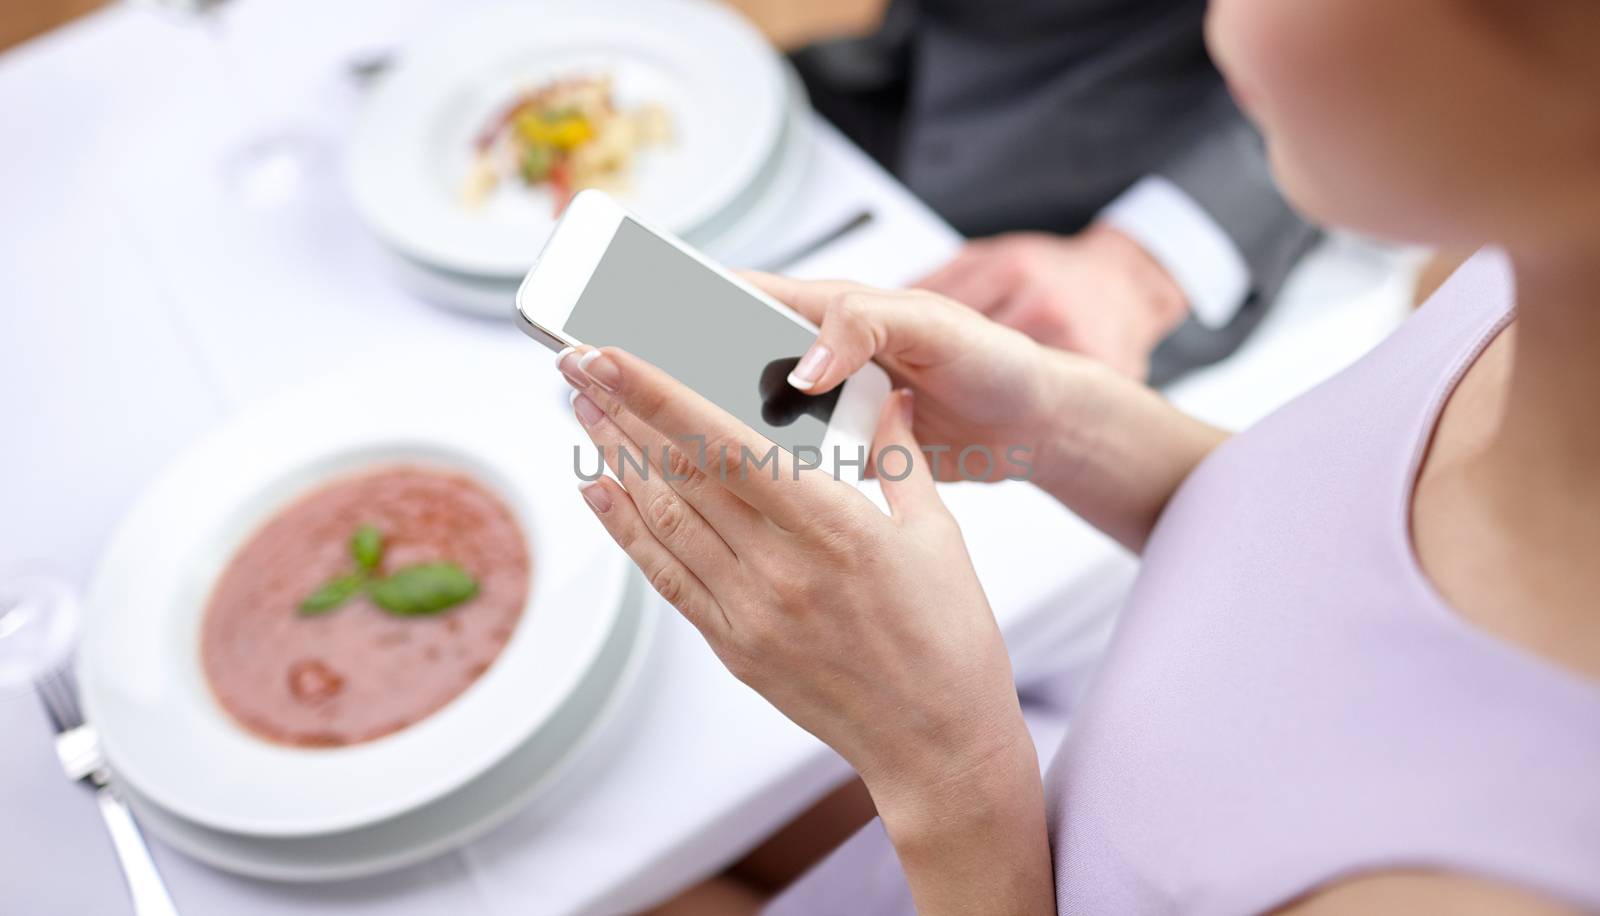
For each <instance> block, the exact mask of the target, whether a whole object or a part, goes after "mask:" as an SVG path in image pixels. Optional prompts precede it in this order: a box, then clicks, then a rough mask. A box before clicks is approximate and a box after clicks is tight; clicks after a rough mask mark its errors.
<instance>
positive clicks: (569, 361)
mask: <svg viewBox="0 0 1600 916" xmlns="http://www.w3.org/2000/svg"><path fill="white" fill-rule="evenodd" d="M577 352H578V349H577V348H576V347H568V348H566V349H565V350H562V351H561V352H560V353H557V354H556V368H557V369H559V370H560V371H561V377H562V378H564V379H566V380H567V384H568V385H571V386H572V387H574V388H576V389H578V390H579V391H582V390H583V389H585V388H587V387H589V380H588V379H586V378H584V377H583V373H582V372H580V371H578V369H577V366H578V356H577Z"/></svg>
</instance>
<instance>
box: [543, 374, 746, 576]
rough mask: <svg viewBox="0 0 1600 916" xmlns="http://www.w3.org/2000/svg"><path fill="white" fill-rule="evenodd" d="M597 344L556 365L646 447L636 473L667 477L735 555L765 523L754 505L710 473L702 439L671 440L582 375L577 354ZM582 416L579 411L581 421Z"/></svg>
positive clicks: (614, 470) (633, 469) (633, 465)
mask: <svg viewBox="0 0 1600 916" xmlns="http://www.w3.org/2000/svg"><path fill="white" fill-rule="evenodd" d="M592 349H594V348H593V347H580V348H577V349H576V350H573V351H571V352H568V353H564V354H562V357H561V359H560V360H559V362H558V363H557V366H558V367H559V368H560V370H561V374H562V375H563V376H565V377H566V379H567V381H568V383H570V384H571V385H572V386H573V387H574V388H576V389H577V390H578V391H580V392H581V393H582V394H583V395H584V396H586V397H588V398H589V399H590V400H592V401H594V402H595V403H596V404H598V405H599V406H600V408H601V409H602V410H604V411H605V413H606V415H607V416H609V417H610V418H611V421H612V422H613V423H615V424H617V426H618V427H619V428H620V429H621V430H622V433H623V435H625V436H626V437H627V438H628V439H629V440H631V441H632V442H633V443H634V444H635V445H637V446H638V447H639V449H640V450H641V451H642V452H643V453H644V454H643V455H642V456H638V455H636V456H634V458H636V459H639V458H642V460H636V461H633V462H632V463H631V464H630V465H629V466H628V467H629V470H630V472H631V473H633V474H634V475H635V476H637V475H638V474H639V473H641V471H640V468H641V467H642V468H644V469H645V471H644V472H645V473H650V474H653V475H656V476H657V477H659V478H660V479H661V480H663V481H665V482H666V484H667V486H669V487H671V488H672V489H673V490H675V491H676V492H677V493H678V494H679V495H680V496H682V497H683V498H684V500H685V501H686V502H688V503H689V505H691V506H693V507H694V510H695V511H696V512H698V513H700V516H701V517H702V518H704V519H705V520H706V522H708V523H709V524H710V525H711V527H712V528H713V529H715V530H716V532H717V534H718V535H720V536H721V537H722V540H723V542H724V543H726V544H727V545H728V546H729V548H731V549H733V552H734V554H735V555H736V556H737V555H738V553H739V550H738V545H740V544H749V543H752V537H753V536H754V534H755V529H756V528H757V526H759V525H762V524H765V523H764V522H763V520H762V518H761V516H760V514H759V513H757V512H756V511H755V510H754V509H752V508H750V506H749V505H747V504H746V503H745V502H744V501H743V500H741V499H739V497H737V496H734V495H733V494H732V493H730V492H728V491H727V490H726V489H724V488H723V487H722V486H720V485H719V484H717V483H716V482H714V481H711V480H708V479H707V478H706V475H705V472H704V470H703V469H702V467H701V466H702V465H703V464H704V461H703V460H701V459H702V456H701V455H700V454H699V443H698V442H673V441H671V440H669V439H668V438H667V437H665V436H663V435H661V434H660V433H658V432H656V431H655V430H654V429H652V428H651V427H650V426H649V425H647V424H646V423H644V422H643V421H642V420H640V419H639V418H638V417H635V416H634V415H633V414H631V413H629V412H628V411H627V410H625V409H623V407H622V405H621V404H620V403H619V402H618V401H617V400H616V399H615V398H613V397H612V396H610V395H609V394H606V392H605V391H604V390H603V389H601V388H599V387H598V386H596V385H594V384H592V383H590V382H589V381H588V379H587V378H585V377H584V374H583V372H582V370H580V369H578V368H577V364H578V360H580V359H581V358H582V357H583V356H584V354H586V353H588V352H589V351H590V350H592ZM582 419H583V418H582V417H579V420H580V422H581V421H582ZM607 463H608V465H610V467H611V471H612V473H613V474H616V473H620V471H619V468H618V466H617V465H615V464H610V462H609V461H608V462H607Z"/></svg>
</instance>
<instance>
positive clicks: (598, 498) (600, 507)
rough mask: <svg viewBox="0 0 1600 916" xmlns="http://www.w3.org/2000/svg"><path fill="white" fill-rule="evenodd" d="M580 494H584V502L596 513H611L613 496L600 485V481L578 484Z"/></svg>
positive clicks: (586, 481)
mask: <svg viewBox="0 0 1600 916" xmlns="http://www.w3.org/2000/svg"><path fill="white" fill-rule="evenodd" d="M578 492H579V493H581V494H583V501H584V502H586V503H588V504H589V508H591V509H593V510H594V511H595V512H596V513H598V514H600V515H604V514H606V513H607V512H610V511H611V494H610V493H607V492H606V488H605V487H603V486H601V485H600V481H598V480H585V481H584V482H582V483H580V484H578Z"/></svg>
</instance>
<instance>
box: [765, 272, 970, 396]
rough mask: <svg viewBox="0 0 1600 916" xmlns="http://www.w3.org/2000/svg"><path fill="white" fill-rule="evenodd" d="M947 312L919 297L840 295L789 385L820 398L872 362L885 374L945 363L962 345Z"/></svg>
mask: <svg viewBox="0 0 1600 916" xmlns="http://www.w3.org/2000/svg"><path fill="white" fill-rule="evenodd" d="M953 308H954V306H953V305H951V304H950V303H948V302H946V301H945V300H942V299H939V298H937V297H934V296H929V295H927V294H925V293H882V292H871V291H866V290H847V291H844V292H841V293H839V294H838V295H836V296H834V297H833V299H832V300H831V301H830V302H829V303H828V307H827V310H826V311H825V313H824V314H823V316H822V322H821V324H822V330H821V331H820V332H819V333H818V334H817V340H816V343H814V344H812V345H811V349H809V350H807V351H806V354H805V356H803V357H801V359H800V364H799V366H798V367H797V368H796V369H795V372H794V374H792V375H791V376H790V377H789V384H791V385H793V386H794V387H796V388H798V389H799V390H801V391H805V392H808V393H811V394H821V393H823V392H826V391H831V390H833V389H834V388H835V387H837V386H839V385H840V384H842V383H843V382H844V380H845V379H847V378H849V377H850V376H851V375H853V374H854V373H855V372H856V371H857V370H858V369H860V368H861V367H862V366H865V365H866V364H867V363H869V362H871V361H873V360H875V359H876V360H877V361H878V362H880V363H882V364H883V365H884V366H885V367H886V368H888V369H890V370H891V371H900V370H902V369H905V368H908V367H918V366H926V365H930V364H933V363H937V362H940V361H942V360H944V359H947V358H949V356H950V355H951V351H952V350H954V349H955V348H957V347H959V346H961V345H962V343H963V341H964V338H963V337H962V335H961V334H960V332H959V330H958V329H957V328H955V327H954V322H953V321H952V320H951V319H952V316H951V313H950V312H951V309H953Z"/></svg>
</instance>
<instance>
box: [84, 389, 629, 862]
mask: <svg viewBox="0 0 1600 916" xmlns="http://www.w3.org/2000/svg"><path fill="white" fill-rule="evenodd" d="M528 386H529V383H528V382H525V381H524V380H523V379H522V377H521V375H520V374H519V375H517V377H516V378H515V379H512V378H508V377H507V376H506V375H505V374H497V373H492V372H489V371H487V370H477V371H474V370H471V369H469V368H467V367H458V368H456V369H453V370H452V371H450V372H449V373H435V372H422V371H411V372H405V373H400V372H389V373H376V372H371V371H369V372H365V373H350V374H348V375H346V376H343V377H340V378H337V379H329V380H325V381H323V382H321V383H319V384H316V385H312V386H308V387H306V388H303V389H300V390H298V391H294V392H291V393H289V394H287V395H285V396H283V397H280V398H278V399H276V400H274V401H272V402H270V403H266V404H262V405H259V406H258V407H256V408H253V409H251V410H249V411H248V412H246V413H245V414H242V415H241V416H240V417H239V418H237V420H236V421H234V422H232V423H230V424H228V425H227V426H225V427H223V428H222V429H221V430H219V431H217V432H216V433H215V434H213V435H211V436H210V437H208V438H207V439H205V440H204V441H203V442H202V443H200V444H199V445H197V446H196V447H195V448H193V449H192V450H190V451H189V452H187V453H186V454H184V455H183V456H182V457H180V458H179V459H178V460H177V461H176V462H174V463H173V464H172V465H171V466H170V467H169V468H168V469H167V471H166V472H165V473H164V474H163V476H162V477H161V478H160V479H159V480H158V481H157V482H156V483H155V484H154V485H153V486H152V487H151V488H150V489H149V490H147V491H146V493H145V495H144V496H143V497H142V498H141V499H140V501H139V502H138V504H137V505H136V506H135V507H134V509H133V511H132V512H131V513H130V514H129V515H128V517H127V518H126V519H125V521H124V522H123V524H122V525H121V527H120V528H119V529H118V531H117V533H116V535H115V536H114V538H113V539H112V542H111V546H110V548H109V549H108V550H107V551H106V553H105V555H104V557H103V560H102V562H101V564H100V567H99V569H98V570H97V572H96V574H95V577H94V579H93V581H92V582H91V585H90V590H89V593H88V599H87V607H86V611H87V615H86V620H85V638H84V643H83V646H82V647H81V649H80V652H79V676H80V678H81V687H82V693H83V700H84V703H85V706H86V713H87V716H88V718H89V721H91V722H92V723H94V724H95V725H96V726H97V728H98V729H99V733H100V738H101V741H102V743H103V745H104V749H105V752H106V755H107V758H108V759H109V761H110V763H111V765H112V768H113V769H114V770H115V771H116V772H117V773H118V774H119V776H120V778H121V779H122V780H124V781H125V782H127V783H128V784H130V785H132V786H133V787H134V788H135V789H137V790H138V791H139V792H140V793H141V794H142V795H144V796H146V797H148V798H149V799H151V800H152V801H154V802H156V803H158V804H160V805H161V806H162V807H164V808H166V809H168V810H170V811H172V812H173V813H175V814H178V815H180V816H182V817H184V818H186V819H188V820H191V821H195V822H197V823H201V824H205V825H208V826H211V827H214V828H217V829H220V830H228V831H232V832H236V833H249V834H256V835H262V836H291V835H306V834H315V833H331V832H335V831H341V830H349V829H353V828H356V827H360V826H362V825H365V824H371V823H375V822H377V821H380V820H384V819H386V818H390V817H393V816H395V815H397V814H400V813H402V812H405V811H409V810H411V809H413V808H416V807H418V806H420V805H423V804H426V803H427V802H429V801H432V800H434V799H437V798H439V797H441V796H443V795H445V794H447V793H449V792H451V791H454V790H455V789H457V788H459V787H460V786H462V785H464V784H465V783H467V782H468V781H469V780H471V779H473V778H475V777H477V776H478V775H479V774H481V773H483V772H484V771H485V770H487V769H488V768H490V767H491V766H493V765H494V764H496V763H498V762H499V761H501V760H503V759H504V758H505V757H506V755H507V754H509V753H511V752H512V751H513V750H514V749H515V748H517V747H518V746H520V745H521V744H522V743H523V742H524V741H525V740H526V739H527V738H528V736H529V735H531V734H532V733H533V732H534V731H535V730H536V729H537V728H538V727H539V726H541V725H542V724H544V722H545V721H546V720H547V719H548V718H549V717H550V716H551V715H552V714H553V713H554V712H555V711H556V709H557V708H558V707H559V706H560V704H561V703H562V702H563V701H564V700H565V699H566V698H567V697H568V695H569V694H570V693H571V692H572V691H573V690H574V689H575V687H576V686H577V685H578V684H579V683H580V681H581V679H582V678H583V677H584V675H585V673H586V672H587V671H588V670H589V668H590V667H591V666H592V665H593V664H594V661H595V659H596V658H597V656H598V654H599V652H600V650H601V649H602V648H603V646H604V644H605V641H606V637H607V634H608V633H609V632H610V631H611V629H612V627H613V625H614V617H615V615H616V614H617V613H618V608H619V606H620V605H619V600H618V599H619V596H620V594H621V589H622V588H623V584H624V581H625V574H624V573H625V569H626V558H624V557H622V556H621V555H619V553H618V552H617V551H616V549H615V547H614V546H613V545H612V544H611V543H610V541H609V539H608V538H607V537H606V536H605V533H604V531H603V530H601V529H600V528H599V526H598V525H596V524H595V521H594V519H593V517H592V515H591V514H590V513H589V512H588V511H587V510H586V509H585V508H584V507H583V505H582V501H581V500H580V499H578V498H577V497H576V495H575V494H574V493H573V492H572V484H571V481H572V479H573V472H572V468H571V451H570V444H571V443H572V442H574V441H577V437H578V435H579V433H578V432H577V430H576V425H575V424H573V423H572V422H571V420H570V419H569V417H568V416H567V415H566V412H565V411H564V410H563V409H562V406H564V405H558V403H557V399H555V398H553V397H552V398H548V399H547V398H543V397H528V396H526V392H527V391H528V390H529V387H528ZM396 459H400V460H407V461H422V462H429V463H436V464H440V465H445V466H449V467H454V468H460V469H464V470H466V471H468V472H469V473H471V474H473V475H474V476H475V477H477V478H478V479H480V480H482V481H483V482H484V483H486V484H487V485H489V486H490V487H491V488H492V489H493V490H495V491H496V492H497V493H498V495H499V496H500V497H501V498H502V499H503V500H505V502H506V503H507V505H508V506H509V507H510V508H511V509H512V511H513V512H514V513H515V515H516V516H517V518H518V520H519V521H520V522H521V525H522V528H523V531H524V533H525V534H526V535H527V536H528V540H529V547H530V549H531V551H532V557H533V570H532V584H531V589H530V600H529V606H528V608H527V609H526V611H525V612H524V614H523V616H522V618H521V620H520V621H519V623H518V626H517V628H516V630H515V632H514V633H513V634H512V637H511V639H510V641H509V642H508V643H507V644H506V646H505V648H504V649H503V650H502V651H501V653H500V656H499V657H498V658H497V659H496V661H495V662H494V664H492V665H491V666H490V668H489V670H488V671H487V672H485V673H484V674H483V676H482V677H480V678H479V679H478V680H477V681H476V682H474V683H473V684H472V685H471V686H470V687H468V688H467V689H466V690H465V691H464V692H463V693H462V694H461V695H460V696H459V697H457V698H456V699H455V700H453V701H452V702H451V703H449V704H448V705H446V706H445V707H444V708H442V709H440V710H439V711H438V712H436V713H434V714H433V715H431V716H429V717H427V718H426V719H423V720H422V721H420V722H418V723H416V724H415V725H412V726H410V727H408V728H405V729H402V730H401V731H399V732H396V733H394V734H392V735H389V736H386V737H383V738H380V739H378V740H375V741H370V742H366V743H363V744H356V745H351V746H348V747H340V748H328V749H306V748H293V747H286V746H282V745H276V744H272V743H269V742H266V741H263V740H260V739H258V738H256V737H254V736H252V735H251V734H249V733H248V732H246V731H244V730H243V729H241V728H240V727H238V726H237V725H236V724H235V723H234V722H233V721H232V720H231V719H230V718H229V717H228V715H227V714H226V713H225V712H224V711H223V710H222V709H221V708H220V707H219V706H218V705H217V703H216V702H215V700H214V699H213V698H212V695H211V693H210V690H209V689H208V687H207V685H206V683H205V677H204V674H203V672H202V670H201V667H200V661H199V651H198V645H199V635H198V634H199V626H200V621H201V617H202V612H203V608H204V604H205V602H206V599H207V596H208V593H209V590H210V588H211V585H212V583H213V581H214V579H215V577H216V575H217V574H218V573H219V572H220V570H221V568H222V567H223V565H224V564H225V563H226V562H227V561H228V559H229V558H230V557H231V556H232V554H233V552H234V550H235V549H236V547H237V546H238V545H239V544H240V543H242V541H243V540H244V539H245V538H246V537H248V536H249V534H250V533H251V532H252V531H253V530H254V529H255V528H256V527H257V526H258V525H259V524H260V523H261V522H262V521H264V520H265V519H266V518H267V517H268V516H270V515H271V514H272V513H273V512H274V511H275V510H276V509H278V508H279V507H280V506H282V505H283V504H284V503H285V502H286V501H288V500H291V499H293V498H294V497H295V496H296V495H298V494H299V493H302V492H304V491H305V490H306V489H307V488H308V487H311V486H314V485H315V484H316V483H317V482H319V481H320V480H322V479H325V478H326V477H328V476H329V475H332V474H337V473H341V472H344V471H348V470H353V469H355V468H359V467H363V466H368V465H370V464H373V463H375V462H385V461H392V460H396Z"/></svg>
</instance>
